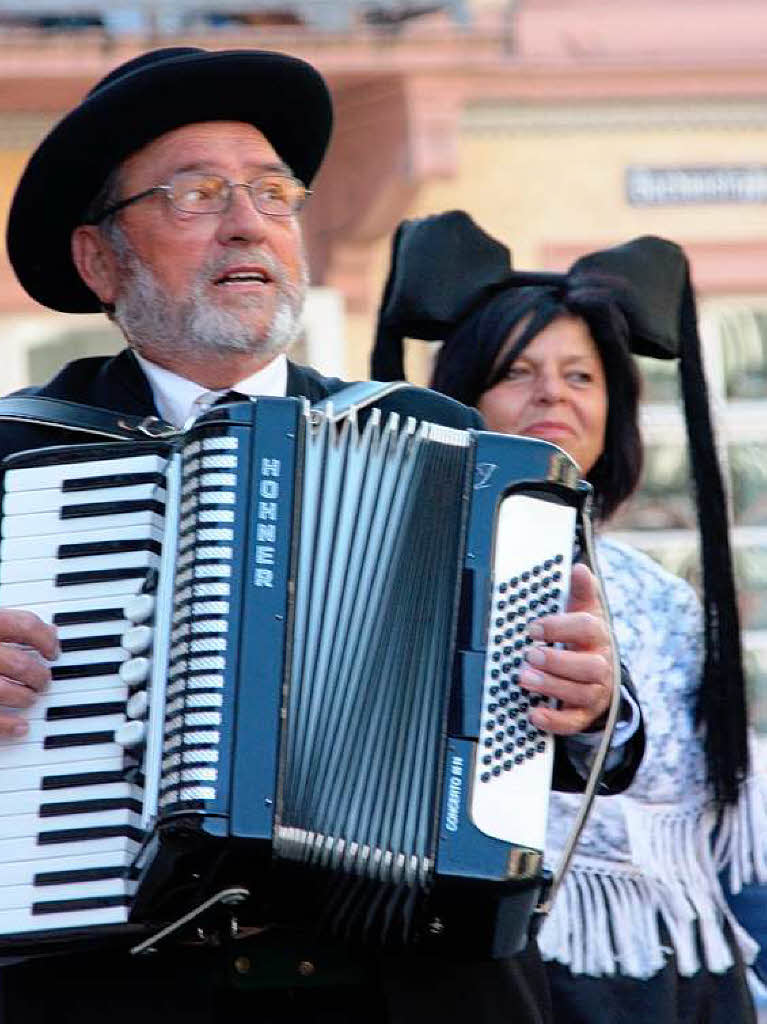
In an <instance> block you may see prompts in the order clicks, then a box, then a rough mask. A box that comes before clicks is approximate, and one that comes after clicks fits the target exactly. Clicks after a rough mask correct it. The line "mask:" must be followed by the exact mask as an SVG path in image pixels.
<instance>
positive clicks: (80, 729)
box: [0, 714, 125, 767]
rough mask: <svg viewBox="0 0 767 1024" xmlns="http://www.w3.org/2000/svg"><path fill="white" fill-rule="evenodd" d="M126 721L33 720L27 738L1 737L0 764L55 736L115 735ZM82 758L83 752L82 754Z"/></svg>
mask: <svg viewBox="0 0 767 1024" xmlns="http://www.w3.org/2000/svg"><path fill="white" fill-rule="evenodd" d="M124 721H125V715H124V714H120V715H100V716H98V717H97V718H73V719H71V720H70V719H67V720H65V721H63V722H45V721H41V720H39V719H32V720H31V721H30V722H29V731H28V732H27V734H26V735H25V736H20V737H19V736H0V757H1V758H2V760H1V761H0V763H1V764H2V765H3V767H5V763H6V761H5V759H6V756H7V753H8V752H9V751H10V752H11V753H12V752H13V751H15V750H18V749H20V748H21V747H33V746H36V745H37V744H42V743H43V742H44V741H45V740H46V739H48V738H53V737H54V736H70V735H71V736H82V735H87V734H88V733H95V732H104V733H107V732H108V733H114V731H115V729H118V728H119V727H120V726H121V725H122V724H123V722H124ZM53 752H54V749H53V748H48V749H47V750H46V753H48V754H52V753H53ZM80 756H81V757H82V751H81V752H80Z"/></svg>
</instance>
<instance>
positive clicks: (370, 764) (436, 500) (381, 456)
mask: <svg viewBox="0 0 767 1024" xmlns="http://www.w3.org/2000/svg"><path fill="white" fill-rule="evenodd" d="M334 433H335V428H334V427H333V426H332V425H330V424H328V423H327V422H325V424H324V429H323V436H322V437H321V438H320V439H318V440H317V441H316V442H315V444H317V445H318V448H319V451H318V452H317V453H316V455H315V456H314V458H313V460H312V461H313V465H311V467H310V468H309V469H308V474H311V475H312V476H313V477H314V479H309V478H306V479H305V480H304V486H305V492H304V493H305V496H306V498H307V500H305V502H304V507H303V511H302V520H303V531H302V540H301V550H300V556H299V567H298V572H297V590H298V592H299V594H301V595H303V596H302V597H299V598H298V599H297V602H296V611H295V624H294V637H295V643H296V649H295V650H294V653H293V664H294V670H293V685H292V687H291V693H290V698H289V703H288V709H287V721H286V730H285V742H284V746H283V749H284V753H285V756H284V759H283V768H282V770H283V772H284V776H285V786H284V799H283V803H282V806H281V808H278V815H279V818H280V822H281V827H280V833H279V834H280V838H279V839H278V840H277V842H276V852H277V853H278V855H280V856H284V857H287V858H290V859H300V860H302V861H304V862H306V863H308V864H311V865H314V866H316V867H318V868H328V869H330V870H332V871H334V872H339V873H340V877H341V878H342V879H345V884H343V885H342V886H338V885H337V883H336V885H335V886H334V894H333V897H332V899H331V900H330V902H329V906H328V917H329V918H330V921H331V923H332V927H333V930H337V931H341V932H344V931H347V930H349V929H351V930H353V931H355V932H357V931H358V930H361V931H363V932H366V931H368V929H369V928H371V927H373V929H374V932H375V934H376V935H377V936H378V938H384V937H385V935H386V933H387V932H388V931H389V926H390V925H391V924H392V923H395V924H396V923H397V919H398V917H399V925H400V927H399V928H398V929H396V930H398V931H400V932H401V936H400V937H401V938H402V939H403V940H404V939H405V938H406V937H407V934H408V932H409V929H410V926H411V923H412V922H411V920H410V917H411V915H412V911H413V902H414V901H413V899H412V895H413V893H414V891H415V890H416V889H417V888H418V887H419V885H420V886H423V885H425V884H426V881H427V878H428V876H429V872H430V870H431V867H433V864H434V855H435V827H436V820H435V817H436V816H435V806H436V802H437V801H436V793H437V786H438V783H439V781H440V780H439V779H438V777H437V770H436V765H437V762H436V761H435V759H434V757H433V751H434V750H435V749H437V748H438V747H439V744H440V736H441V735H442V734H443V732H444V729H445V718H446V713H447V708H446V695H447V692H448V680H449V676H450V670H451V665H450V663H449V653H450V650H451V638H452V635H453V633H454V630H455V616H456V604H457V598H458V590H457V582H458V580H459V579H460V573H459V572H458V571H457V567H458V565H459V563H460V559H461V557H462V536H463V533H462V517H463V516H464V514H465V503H464V502H463V501H461V500H459V501H456V495H460V494H461V491H462V480H463V477H464V474H465V472H466V467H465V463H466V459H467V454H468V449H467V447H466V445H465V444H454V445H451V444H445V443H441V442H440V443H438V442H437V441H435V440H433V439H430V438H428V437H426V436H424V435H423V433H422V432H421V431H418V430H417V429H416V427H415V424H413V429H412V430H407V431H404V432H402V433H399V434H398V433H396V432H395V431H393V430H391V429H389V430H386V431H384V432H383V434H382V435H381V436H380V437H379V438H376V437H375V435H373V436H372V439H371V435H370V433H369V432H366V434H365V435H363V437H362V438H360V437H359V436H358V435H357V432H356V430H354V428H353V427H352V426H351V425H349V424H347V425H345V427H344V428H343V430H342V432H341V434H340V436H339V437H334V436H333V435H334ZM438 433H440V434H442V435H443V436H445V435H447V433H448V432H447V431H441V432H438ZM453 435H454V437H456V438H458V437H460V435H458V434H456V433H455V432H453ZM363 444H365V445H367V447H368V449H369V450H368V451H367V452H366V453H365V454H366V457H365V458H364V459H363V460H362V463H363V465H362V466H359V464H358V465H357V466H355V467H354V468H351V469H350V467H349V464H348V454H349V451H350V449H354V448H358V447H359V446H360V445H363ZM406 456H407V457H406ZM360 469H362V472H360ZM347 470H349V471H348V472H347ZM341 481H342V482H341ZM331 496H333V497H331ZM326 498H327V500H325V499H326ZM414 553H417V557H414ZM450 566H453V567H454V568H453V569H451V570H449V571H446V568H447V567H450ZM350 836H352V837H353V836H365V837H366V842H365V843H359V842H355V841H349V839H348V838H347V837H350ZM391 851H398V852H397V854H396V855H395V854H392V852H391ZM338 877H339V876H336V878H338ZM366 882H368V883H370V882H372V883H375V884H373V885H370V884H365V883H366Z"/></svg>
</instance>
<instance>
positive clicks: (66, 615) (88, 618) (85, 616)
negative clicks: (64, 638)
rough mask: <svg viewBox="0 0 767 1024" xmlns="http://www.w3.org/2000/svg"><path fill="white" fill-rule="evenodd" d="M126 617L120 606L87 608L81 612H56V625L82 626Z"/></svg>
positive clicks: (115, 620) (54, 615)
mask: <svg viewBox="0 0 767 1024" xmlns="http://www.w3.org/2000/svg"><path fill="white" fill-rule="evenodd" d="M124 618H125V612H124V611H123V609H122V607H120V608H87V609H83V610H82V611H79V612H54V614H53V618H52V620H51V621H52V622H53V625H54V626H80V625H87V624H88V623H89V622H119V621H121V620H122V619H124Z"/></svg>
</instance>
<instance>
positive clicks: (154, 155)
mask: <svg viewBox="0 0 767 1024" xmlns="http://www.w3.org/2000/svg"><path fill="white" fill-rule="evenodd" d="M231 160H237V161H240V162H243V163H251V164H264V165H269V166H274V167H278V166H283V167H284V166H285V165H284V163H283V161H282V160H281V159H280V157H279V156H278V154H277V153H276V152H275V150H274V148H273V146H272V145H271V143H270V142H269V140H268V139H267V138H266V136H265V135H264V134H263V133H262V132H260V131H259V130H258V129H257V128H254V127H253V125H252V124H247V123H245V122H242V121H197V122H194V123H192V124H187V125H183V126H182V127H181V128H174V129H173V130H172V131H169V132H165V134H163V135H160V136H159V137H158V138H156V139H153V140H152V141H151V142H149V143H147V145H146V146H144V147H142V149H140V150H138V151H137V152H135V153H133V154H131V156H129V157H128V158H127V159H126V160H125V161H123V164H122V172H123V173H127V174H131V173H132V172H136V173H138V172H141V171H143V170H145V169H152V170H153V169H155V168H157V169H162V170H173V169H176V168H180V167H182V166H184V167H194V166H196V165H199V166H205V165H211V166H212V165H215V164H217V163H220V164H222V165H223V164H225V163H226V162H227V161H231Z"/></svg>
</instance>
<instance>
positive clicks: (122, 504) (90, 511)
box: [59, 498, 165, 519]
mask: <svg viewBox="0 0 767 1024" xmlns="http://www.w3.org/2000/svg"><path fill="white" fill-rule="evenodd" d="M129 512H156V513H157V515H159V516H161V515H163V514H164V512H165V505H164V503H163V502H161V501H155V499H154V498H137V499H135V500H133V501H95V502H91V503H90V504H85V505H64V506H63V507H62V508H61V510H60V512H59V519H87V518H89V517H92V516H116V515H123V514H127V513H129Z"/></svg>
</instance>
